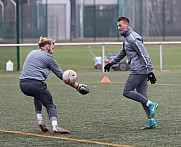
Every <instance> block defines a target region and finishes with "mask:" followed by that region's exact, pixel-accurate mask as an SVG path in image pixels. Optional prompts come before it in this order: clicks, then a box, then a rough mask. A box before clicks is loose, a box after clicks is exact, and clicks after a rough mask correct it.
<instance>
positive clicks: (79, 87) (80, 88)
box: [70, 82, 90, 95]
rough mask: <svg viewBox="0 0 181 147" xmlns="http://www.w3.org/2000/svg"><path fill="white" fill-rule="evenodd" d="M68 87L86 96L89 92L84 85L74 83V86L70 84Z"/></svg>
mask: <svg viewBox="0 0 181 147" xmlns="http://www.w3.org/2000/svg"><path fill="white" fill-rule="evenodd" d="M70 86H71V87H73V88H75V89H76V90H77V91H78V92H79V93H80V94H82V95H85V94H88V93H89V91H90V90H89V89H88V88H87V85H85V84H79V83H77V82H75V83H74V84H70Z"/></svg>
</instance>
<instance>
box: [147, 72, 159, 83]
mask: <svg viewBox="0 0 181 147" xmlns="http://www.w3.org/2000/svg"><path fill="white" fill-rule="evenodd" d="M148 81H150V83H151V84H155V83H156V81H157V79H156V77H155V75H154V73H153V72H150V73H148Z"/></svg>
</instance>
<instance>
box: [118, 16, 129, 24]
mask: <svg viewBox="0 0 181 147" xmlns="http://www.w3.org/2000/svg"><path fill="white" fill-rule="evenodd" d="M121 20H122V21H124V22H127V23H129V19H128V18H127V17H124V16H120V17H118V22H119V21H121Z"/></svg>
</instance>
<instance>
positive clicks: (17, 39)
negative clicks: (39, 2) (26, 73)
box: [16, 0, 20, 70]
mask: <svg viewBox="0 0 181 147" xmlns="http://www.w3.org/2000/svg"><path fill="white" fill-rule="evenodd" d="M16 44H19V0H16ZM17 70H20V49H19V46H17Z"/></svg>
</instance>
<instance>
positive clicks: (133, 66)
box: [104, 17, 158, 130]
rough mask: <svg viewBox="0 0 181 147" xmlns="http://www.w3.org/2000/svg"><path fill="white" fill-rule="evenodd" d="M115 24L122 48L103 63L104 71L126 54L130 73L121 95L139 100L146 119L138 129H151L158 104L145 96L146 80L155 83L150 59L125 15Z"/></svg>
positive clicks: (153, 125) (155, 124)
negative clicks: (121, 39) (111, 59)
mask: <svg viewBox="0 0 181 147" xmlns="http://www.w3.org/2000/svg"><path fill="white" fill-rule="evenodd" d="M117 26H118V30H119V31H120V35H121V36H123V48H122V50H120V51H119V52H118V54H117V55H116V57H115V58H114V60H113V61H112V62H111V63H109V64H107V65H105V67H104V69H105V72H106V71H108V72H109V71H110V67H111V66H112V65H113V64H117V63H118V62H119V61H120V60H122V59H123V58H124V57H125V56H127V58H128V64H129V67H130V70H131V74H130V75H129V76H128V79H127V81H126V84H125V87H124V90H123V95H124V96H125V97H127V98H129V99H132V100H134V101H137V102H140V103H141V104H142V106H143V108H144V110H145V112H146V114H147V118H148V121H147V123H146V125H145V126H144V127H142V128H140V130H145V129H153V128H155V127H156V126H157V123H156V120H155V119H154V118H153V117H154V114H155V111H156V110H157V108H158V104H157V103H155V102H151V101H150V100H149V99H148V96H147V81H150V82H151V84H155V83H156V77H155V75H154V73H153V72H152V69H153V68H152V63H151V59H150V57H149V54H148V53H147V51H146V48H145V47H144V45H143V39H142V37H141V36H140V35H139V34H137V33H136V32H134V31H133V30H132V28H131V27H130V24H129V19H128V18H127V17H119V18H118V22H117ZM135 90H136V91H135Z"/></svg>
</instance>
